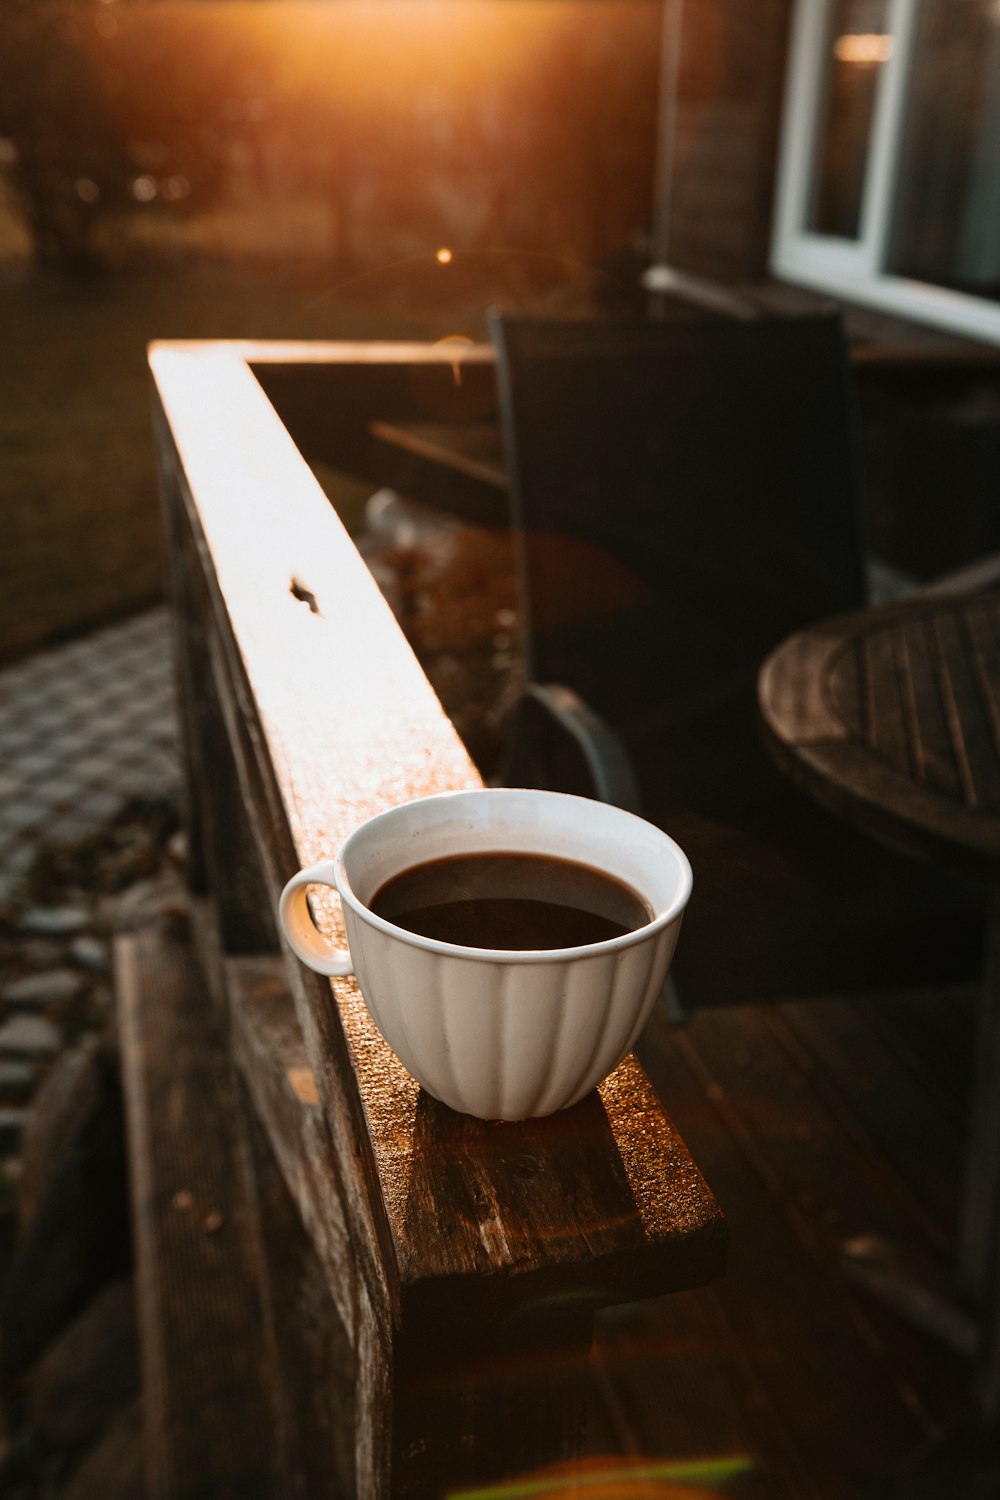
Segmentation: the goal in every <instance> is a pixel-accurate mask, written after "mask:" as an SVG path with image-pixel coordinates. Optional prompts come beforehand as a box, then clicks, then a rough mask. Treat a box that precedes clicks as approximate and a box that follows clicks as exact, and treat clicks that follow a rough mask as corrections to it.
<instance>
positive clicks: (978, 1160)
mask: <svg viewBox="0 0 1000 1500" xmlns="http://www.w3.org/2000/svg"><path fill="white" fill-rule="evenodd" d="M758 697H759V704H760V710H761V715H762V719H763V723H764V727H765V732H766V736H767V739H768V743H769V747H770V750H771V753H772V754H773V756H774V758H775V760H776V762H777V763H778V764H779V765H780V766H781V767H782V769H783V770H785V771H786V772H787V774H788V775H789V776H790V777H792V778H793V779H794V780H795V781H796V782H797V783H798V784H799V785H800V786H801V787H802V788H803V789H804V790H805V791H806V792H808V793H809V794H810V795H812V796H813V797H815V798H816V799H817V800H818V801H820V802H821V803H823V804H824V805H825V806H826V807H827V808H828V809H829V810H831V811H832V812H834V813H837V814H839V815H840V816H842V817H844V818H845V819H847V820H849V821H850V822H852V823H853V824H855V825H856V826H857V827H859V828H861V829H863V830H864V831H866V832H868V833H870V834H872V835H873V836H874V837H877V838H880V839H883V840H884V841H886V842H888V843H891V844H893V845H895V846H896V847H898V848H901V849H903V850H905V851H906V852H907V853H909V854H911V855H913V856H914V857H916V858H919V859H925V860H930V861H932V862H934V863H939V864H945V865H948V866H950V867H953V868H955V869H961V870H965V871H966V872H969V873H972V874H973V875H976V876H978V877H979V878H980V879H982V881H983V882H984V883H985V884H986V886H987V889H988V893H989V901H990V922H989V929H988V939H987V943H986V952H985V956H984V973H983V982H982V995H981V1001H980V1012H979V1035H978V1041H977V1050H976V1073H975V1078H974V1080H973V1089H972V1105H971V1112H970V1120H969V1141H968V1154H967V1160H966V1180H965V1184H964V1189H963V1199H962V1202H963V1209H962V1221H961V1224H960V1226H959V1249H958V1293H959V1298H960V1299H961V1300H960V1302H959V1303H958V1304H957V1305H956V1307H955V1309H954V1318H953V1319H952V1320H951V1322H950V1324H949V1320H948V1319H947V1318H945V1317H943V1315H942V1317H941V1318H939V1319H938V1324H937V1326H938V1328H939V1331H940V1330H941V1329H943V1328H945V1327H947V1326H951V1327H952V1328H954V1329H957V1330H959V1333H958V1335H957V1336H956V1338H955V1342H958V1343H961V1342H963V1341H964V1342H965V1343H966V1345H968V1344H969V1343H973V1344H974V1345H975V1349H974V1352H975V1353H977V1354H978V1355H979V1357H980V1360H981V1370H982V1374H981V1377H980V1380H979V1387H980V1390H981V1393H982V1396H983V1400H984V1404H985V1406H986V1408H987V1410H988V1411H989V1413H990V1414H991V1415H992V1416H994V1417H996V1416H997V1415H998V1414H1000V1296H998V1287H1000V1269H998V1262H1000V592H990V591H982V592H977V593H965V594H946V593H942V592H935V591H933V590H928V591H926V592H923V593H919V594H915V595H911V596H910V597H909V598H907V599H903V600H899V601H893V602H892V603H888V604H882V605H877V606H874V607H872V608H869V609H866V610H861V611H857V612H855V613H852V614H849V615H842V616H838V617H836V618H833V619H829V620H824V621H822V622H820V623H819V624H817V625H814V626H812V627H810V628H809V629H807V630H803V631H801V632H799V633H798V634H796V635H794V636H791V637H790V638H789V639H788V640H786V641H785V642H784V643H783V644H782V645H781V646H779V647H778V648H777V650H775V651H774V652H773V653H772V654H771V656H770V657H769V658H768V659H767V661H766V662H765V663H764V665H763V667H762V668H761V672H760V676H759V680H758ZM929 1128H932V1126H931V1123H930V1122H929ZM896 1293H897V1295H895V1300H896V1302H897V1305H904V1306H905V1305H906V1304H907V1301H908V1299H907V1298H906V1297H905V1296H904V1295H899V1294H898V1288H897V1289H896ZM909 1301H910V1303H911V1304H912V1305H911V1306H910V1308H909V1310H910V1311H912V1312H913V1313H914V1315H918V1314H919V1309H920V1308H921V1307H923V1308H926V1307H927V1306H928V1305H929V1304H928V1300H927V1297H926V1295H925V1294H924V1292H923V1291H920V1292H919V1293H918V1292H917V1291H916V1289H914V1296H913V1297H912V1298H911V1299H909ZM962 1301H964V1302H965V1303H966V1304H968V1305H971V1307H972V1308H974V1309H975V1310H976V1321H975V1324H974V1325H970V1323H969V1321H968V1318H967V1316H966V1315H965V1314H963V1311H962ZM939 1311H940V1309H939ZM963 1318H964V1322H963ZM932 1321H933V1320H932ZM970 1327H974V1329H975V1332H974V1334H973V1335H971V1336H969V1335H968V1334H967V1333H966V1334H965V1335H963V1334H962V1333H961V1330H962V1329H963V1328H965V1329H966V1330H968V1329H969V1328H970Z"/></svg>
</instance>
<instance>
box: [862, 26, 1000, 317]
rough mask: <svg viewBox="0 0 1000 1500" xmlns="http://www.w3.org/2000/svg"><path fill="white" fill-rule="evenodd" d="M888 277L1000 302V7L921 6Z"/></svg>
mask: <svg viewBox="0 0 1000 1500" xmlns="http://www.w3.org/2000/svg"><path fill="white" fill-rule="evenodd" d="M889 244H890V250H889V261H888V265H887V267H886V269H887V270H889V271H891V272H893V273H895V274H898V275H901V276H910V277H914V278H916V279H917V280H919V281H927V282H931V283H932V284H934V285H936V286H944V287H951V288H955V289H957V290H961V291H966V292H970V293H972V294H974V295H975V296H978V297H988V298H991V299H993V300H994V301H1000V4H998V3H997V0H922V3H921V5H920V8H919V12H918V24H917V32H916V37H915V46H914V52H913V64H912V68H911V79H910V86H909V92H908V99H907V106H906V111H905V114H904V121H903V134H902V147H901V152H900V157H899V175H898V178H897V193H896V200H895V206H894V211H893V215H892V225H891V234H890V241H889Z"/></svg>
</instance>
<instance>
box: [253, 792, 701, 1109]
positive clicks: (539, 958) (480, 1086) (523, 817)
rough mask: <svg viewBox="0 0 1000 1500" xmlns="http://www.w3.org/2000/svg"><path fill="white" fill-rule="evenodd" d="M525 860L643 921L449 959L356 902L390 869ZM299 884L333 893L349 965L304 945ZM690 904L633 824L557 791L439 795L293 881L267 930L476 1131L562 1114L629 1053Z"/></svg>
mask: <svg viewBox="0 0 1000 1500" xmlns="http://www.w3.org/2000/svg"><path fill="white" fill-rule="evenodd" d="M505 852H507V853H511V852H514V853H525V854H540V855H547V856H549V857H555V858H557V859H563V860H570V861H575V862H577V863H579V864H584V865H589V866H591V867H592V868H596V869H598V870H601V871H604V872H606V873H607V874H608V875H610V876H612V877H614V878H616V879H617V880H619V881H621V882H623V883H624V884H625V885H627V886H629V887H631V889H632V890H633V891H634V892H635V893H637V894H638V896H639V897H640V898H641V899H642V901H643V902H644V904H645V905H646V907H647V908H648V910H649V912H650V914H651V915H650V919H649V921H647V922H646V923H645V924H644V925H643V926H640V927H638V928H636V929H635V930H634V931H631V932H626V933H625V934H624V935H623V936H621V937H615V938H611V939H609V940H607V941H603V942H597V943H590V944H587V945H585V946H581V947H575V948H558V949H544V950H528V951H522V950H515V949H489V948H474V947H460V946H458V945H457V944H454V943H447V942H443V941H440V940H439V939H436V938H429V937H422V936H419V935H418V934H416V933H413V932H410V931H407V930H406V929H405V928H403V927H397V926H395V925H394V924H393V923H392V922H390V921H387V920H386V919H385V918H384V917H381V916H379V915H377V914H376V913H375V912H373V911H372V910H370V908H369V905H368V903H369V902H371V901H372V900H373V898H374V897H375V895H376V893H377V892H378V891H379V890H380V889H381V888H382V887H383V886H384V885H385V883H386V882H387V881H388V880H390V879H392V878H393V877H394V876H396V875H398V874H400V873H402V872H403V871H404V870H408V869H411V868H413V867H414V866H417V865H421V864H424V863H426V862H429V861H432V860H437V859H445V858H447V857H449V856H453V855H458V854H482V853H505ZM311 884H324V885H330V886H333V887H335V889H336V890H337V892H338V893H339V895H340V899H341V902H342V905H343V912H344V923H345V926H346V929H347V940H348V943H349V944H350V951H349V952H348V951H346V950H344V949H338V948H335V947H334V946H333V945H332V944H331V943H329V942H328V941H327V939H326V938H325V937H323V935H322V934H321V933H320V932H319V931H318V930H317V928H316V925H315V923H314V922H313V919H312V916H311V914H310V912H309V907H308V905H307V900H306V888H307V886H309V885H311ZM690 893H691V867H690V865H689V864H688V861H687V858H686V856H685V855H684V853H683V851H682V850H681V849H680V848H679V847H678V845H677V844H676V843H675V842H674V841H673V839H671V838H669V837H668V836H667V834H665V833H662V832H661V831H660V829H658V828H655V827H654V826H653V825H652V824H651V823H647V822H645V820H644V819H642V818H638V817H636V816H635V814H633V813H628V812H624V811H622V809H621V808H617V807H611V806H609V805H608V804H607V803H604V802H594V801H590V800H589V799H588V798H585V797H571V796H567V795H564V794H562V793H559V792H542V791H525V790H516V789H506V788H503V789H500V788H495V789H494V788H488V789H484V790H482V791H473V792H445V793H442V794H441V795H439V796H432V797H424V798H421V799H419V800H418V801H415V802H407V803H404V804H402V805H401V806H399V807H394V808H391V809H390V810H389V811H388V812H383V813H379V814H378V815H377V816H375V817H373V818H370V819H369V820H368V821H367V822H366V823H363V824H362V825H361V826H360V827H359V828H357V829H356V830H355V831H354V833H352V834H351V835H350V837H349V838H348V839H347V840H346V841H345V843H344V844H343V846H342V848H341V850H340V852H339V854H338V855H337V856H336V858H335V859H332V860H323V861H321V862H320V863H319V864H315V865H312V866H310V867H309V868H307V869H304V870H300V871H299V872H298V874H296V875H294V876H293V877H292V879H291V880H290V881H289V882H288V884H287V885H286V886H285V889H284V890H283V891H282V894H281V901H280V908H279V912H280V919H281V925H282V928H283V930H284V933H285V936H286V937H287V939H288V942H289V944H290V946H291V947H292V949H293V951H294V952H295V953H296V954H297V955H298V957H299V958H300V959H302V961H303V962H304V963H306V964H308V965H309V966H310V968H313V969H316V970H318V972H319V973H321V974H331V975H346V974H352V973H353V974H355V975H356V976H357V980H358V984H359V985H360V987H361V993H362V995H363V996H364V999H365V1003H366V1005H367V1007H368V1010H369V1013H370V1014H371V1017H372V1019H373V1021H374V1022H375V1025H376V1026H377V1027H378V1029H379V1031H381V1033H382V1035H383V1036H384V1037H385V1039H386V1041H387V1042H388V1043H389V1045H390V1046H391V1047H392V1049H393V1051H394V1052H395V1053H396V1055H397V1057H398V1058H399V1059H400V1061H401V1062H402V1063H403V1065H404V1066H405V1067H406V1068H407V1069H408V1070H409V1072H410V1073H412V1075H413V1076H414V1078H416V1079H417V1081H418V1082H419V1083H421V1084H422V1085H423V1087H424V1088H425V1089H427V1091H428V1093H431V1094H433V1095H434V1096H435V1098H437V1099H441V1100H443V1101H444V1103H445V1104H449V1105H451V1107H452V1108H453V1109H457V1110H461V1111H463V1112H464V1113H466V1114H470V1115H478V1116H479V1117H480V1118H482V1119H503V1120H520V1119H525V1118H527V1117H529V1116H534V1115H548V1114H552V1113H554V1112H555V1111H556V1110H559V1109H565V1108H567V1107H568V1106H569V1105H571V1104H575V1103H576V1101H577V1100H578V1099H581V1098H582V1097H583V1095H584V1094H586V1093H588V1092H589V1090H590V1089H592V1088H594V1087H595V1086H596V1085H597V1084H598V1083H600V1082H601V1080H602V1079H603V1078H605V1077H606V1076H607V1075H608V1073H610V1072H611V1071H612V1069H613V1068H615V1067H616V1066H617V1065H618V1063H619V1062H620V1061H621V1059H622V1058H623V1057H624V1056H625V1055H626V1053H627V1052H628V1051H629V1050H630V1049H631V1047H632V1045H633V1043H634V1042H635V1040H636V1038H637V1036H638V1035H639V1033H640V1031H641V1030H642V1027H643V1026H644V1025H645V1023H646V1020H647V1018H648V1016H649V1012H650V1010H651V1008H652V1006H653V1003H654V1001H655V999H656V997H657V995H658V994H659V992H660V990H661V988H662V986H663V982H664V979H665V978H666V974H667V970H668V968H669V967H670V961H671V959H672V957H673V953H674V948H675V946H676V943H677V935H678V932H679V930H680V925H681V917H682V915H683V912H684V908H685V906H686V904H687V901H688V897H689V895H690Z"/></svg>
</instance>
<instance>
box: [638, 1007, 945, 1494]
mask: <svg viewBox="0 0 1000 1500" xmlns="http://www.w3.org/2000/svg"><path fill="white" fill-rule="evenodd" d="M714 1019H715V1017H714V1013H705V1014H704V1015H702V1016H696V1017H695V1018H694V1020H693V1021H692V1022H691V1024H690V1026H689V1027H687V1028H685V1029H684V1030H683V1031H681V1032H675V1033H673V1034H671V1035H670V1036H667V1035H661V1034H660V1032H661V1028H660V1027H659V1023H657V1024H655V1025H654V1026H653V1027H651V1028H650V1029H649V1030H648V1031H647V1033H646V1035H645V1037H644V1038H643V1041H642V1043H641V1047H640V1051H641V1054H642V1057H643V1061H644V1062H645V1064H646V1066H647V1067H648V1068H649V1070H650V1074H651V1076H652V1078H653V1079H654V1081H655V1083H656V1084H657V1086H658V1088H660V1089H661V1090H662V1091H663V1093H664V1095H665V1097H667V1098H669V1099H670V1100H671V1104H672V1107H673V1108H674V1110H675V1111H676V1113H677V1115H678V1117H679V1118H680V1119H681V1120H682V1121H683V1124H684V1129H685V1132H686V1134H687V1136H688V1138H689V1139H690V1140H691V1141H692V1143H694V1145H695V1149H696V1150H697V1151H698V1153H699V1155H700V1158H701V1159H702V1160H703V1161H704V1162H705V1163H706V1165H707V1166H708V1168H709V1170H710V1171H711V1173H712V1174H713V1180H714V1181H715V1182H716V1183H717V1185H718V1191H719V1195H720V1201H721V1202H722V1203H723V1204H724V1207H725V1210H726V1214H727V1218H728V1221H729V1223H730V1224H731V1226H733V1229H734V1234H733V1252H732V1258H731V1263H730V1268H729V1273H728V1275H727V1277H726V1279H725V1281H724V1282H721V1283H719V1285H718V1289H717V1296H718V1300H719V1303H720V1306H721V1307H722V1308H723V1309H724V1312H725V1317H726V1321H727V1323H728V1325H729V1328H730V1330H731V1336H732V1337H733V1338H734V1339H736V1340H737V1341H738V1343H739V1345H740V1347H741V1349H742V1350H743V1351H744V1353H745V1355H746V1357H747V1358H748V1360H749V1361H750V1362H751V1363H752V1365H753V1367H754V1369H755V1371H756V1375H757V1379H758V1380H759V1382H760V1385H761V1387H762V1389H763V1391H764V1392H765V1393H766V1399H767V1401H768V1403H769V1405H770V1407H771V1408H772V1412H773V1421H774V1424H775V1428H776V1430H779V1431H780V1430H782V1429H783V1430H784V1433H785V1434H786V1436H787V1439H788V1447H787V1448H784V1449H783V1451H781V1453H780V1456H779V1457H778V1458H777V1459H776V1460H775V1461H776V1462H777V1463H780V1464H782V1465H783V1466H784V1467H785V1468H786V1469H789V1470H790V1471H791V1473H792V1474H793V1476H794V1479H795V1481H796V1483H797V1484H798V1486H799V1488H800V1489H801V1491H802V1493H804V1494H807V1495H810V1496H813V1497H816V1500H835V1497H836V1500H844V1496H845V1495H848V1494H857V1493H859V1492H861V1491H862V1490H863V1489H864V1487H865V1486H866V1485H872V1484H873V1483H875V1482H876V1481H877V1480H879V1479H880V1478H882V1477H884V1475H885V1473H886V1472H887V1471H888V1470H889V1469H890V1468H891V1466H892V1465H893V1464H894V1463H895V1462H898V1461H899V1460H900V1458H901V1456H903V1455H908V1454H910V1453H912V1452H913V1450H914V1448H915V1447H916V1446H917V1445H918V1444H920V1443H922V1442H924V1441H926V1439H927V1436H928V1432H929V1430H930V1424H929V1422H928V1418H927V1414H926V1413H924V1412H922V1411H920V1410H919V1409H918V1410H914V1409H912V1408H911V1406H910V1405H909V1404H908V1403H907V1402H906V1401H905V1400H904V1398H903V1396H902V1393H901V1392H900V1390H899V1388H898V1385H897V1383H896V1381H895V1379H894V1378H893V1376H892V1373H891V1372H889V1371H887V1370H886V1369H885V1368H884V1366H883V1365H882V1361H881V1357H880V1351H879V1349H878V1341H877V1339H876V1337H875V1336H874V1333H873V1331H872V1329H871V1325H870V1324H869V1322H868V1320H867V1319H866V1317H865V1314H864V1311H863V1309H862V1307H861V1306H860V1305H859V1303H858V1301H857V1299H856V1298H855V1297H854V1296H853V1295H851V1293H850V1292H849V1290H848V1288H847V1286H846V1283H845V1282H844V1280H843V1279H842V1277H841V1276H840V1274H839V1271H838V1268H837V1266H836V1265H835V1264H834V1263H832V1262H831V1261H830V1260H829V1259H827V1258H826V1257H825V1255H824V1254H823V1253H822V1249H821V1247H820V1245H819V1243H818V1241H817V1239H816V1237H815V1236H814V1235H813V1234H812V1233H811V1232H810V1231H809V1228H808V1225H807V1224H806V1222H805V1221H803V1220H802V1219H801V1218H800V1217H798V1216H797V1215H796V1214H795V1212H794V1206H793V1205H791V1204H790V1203H789V1201H788V1200H787V1199H786V1197H785V1194H784V1191H783V1185H782V1182H781V1179H780V1177H779V1176H778V1174H777V1173H776V1172H775V1171H774V1170H773V1169H772V1168H771V1167H770V1165H769V1164H768V1163H767V1162H766V1159H762V1158H761V1156H760V1153H759V1152H757V1151H756V1149H755V1143H754V1141H753V1137H752V1134H751V1131H750V1130H749V1129H748V1128H747V1127H746V1126H744V1125H743V1124H742V1121H741V1119H740V1113H739V1110H740V1102H739V1100H738V1098H731V1097H730V1095H729V1094H728V1093H727V1091H726V1090H725V1089H724V1087H723V1086H722V1085H721V1084H720V1083H719V1082H718V1081H717V1080H716V1079H715V1077H714V1075H713V1072H712V1069H711V1067H710V1066H708V1065H707V1064H706V1063H705V1061H704V1060H703V1058H702V1057H701V1054H700V1047H699V1045H698V1036H697V1032H698V1030H700V1029H701V1028H702V1027H703V1026H705V1027H710V1026H711V1025H712V1024H713V1022H714ZM790 1209H791V1210H792V1213H791V1217H790V1216H789V1210H790ZM713 1290H714V1289H713ZM790 1370H791V1371H793V1372H794V1373H793V1376H792V1377H791V1378H790ZM768 1425H770V1424H768ZM766 1431H767V1427H766V1426H765V1427H763V1428H762V1435H763V1434H764V1433H766ZM833 1447H835V1448H836V1458H835V1461H834V1459H833V1457H832V1453H831V1449H832V1448H833Z"/></svg>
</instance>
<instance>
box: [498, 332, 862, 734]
mask: <svg viewBox="0 0 1000 1500" xmlns="http://www.w3.org/2000/svg"><path fill="white" fill-rule="evenodd" d="M490 331H491V335H492V338H493V341H494V344H495V347H496V353H497V370H498V381H499V390H500V407H501V415H502V419H503V425H504V436H505V444H506V450H507V462H508V470H509V475H510V484H511V503H512V516H513V522H514V529H515V537H516V545H517V552H518V558H519V563H520V570H521V583H522V604H523V607H524V615H525V624H526V642H525V645H526V653H527V658H528V673H529V678H530V679H532V680H534V681H539V682H559V683H564V684H566V685H567V686H569V687H571V688H574V689H575V690H576V691H577V692H579V693H580V694H581V695H582V696H583V697H584V698H586V700H587V701H588V703H590V704H591V706H592V707H594V708H595V709H596V710H597V711H598V712H599V713H601V714H602V715H603V716H604V717H605V718H607V719H608V720H609V722H611V723H612V724H613V725H615V726H616V727H619V728H624V729H626V730H627V728H628V726H629V724H630V723H633V722H637V721H642V720H647V719H648V718H649V717H650V716H651V715H652V716H654V717H655V716H656V715H657V714H658V713H661V712H662V710H663V709H664V708H666V709H668V710H671V709H673V710H676V711H677V712H680V713H683V712H685V711H686V708H687V707H690V708H691V709H692V711H694V712H697V706H698V703H699V701H701V700H702V699H704V700H705V701H710V700H712V699H713V698H714V697H717V696H718V695H720V694H722V695H724V694H726V693H727V692H729V691H730V690H734V691H737V692H743V693H744V694H746V693H747V692H751V693H752V690H753V684H754V682H755V680H756V673H757V670H758V667H759V665H760V663H761V662H762V660H763V659H764V657H765V656H766V655H767V653H768V652H769V651H770V650H771V649H772V647H774V646H775V645H777V644H778V642H779V641H780V640H782V639H783V638H784V637H785V636H786V635H787V634H789V633H790V632H791V631H793V630H795V629H796V628H798V627H800V626H802V625H803V624H805V623H807V622H809V621H811V620H814V619H817V618H819V617H821V616H824V615H828V614H832V613H835V612H837V611H840V610H846V609H850V608H854V607H856V606H857V605H860V604H862V603H863V602H864V600H865V592H866V591H865V581H864V576H865V575H864V550H863V542H862V535H861V524H860V466H859V442H858V434H857V423H856V417H855V411H854V392H853V382H852V377H851V372H850V366H849V361H848V357H847V352H846V347H845V341H844V336H843V331H842V328H841V324H840V320H839V318H838V317H837V315H836V314H823V315H822V316H816V317H803V318H794V319H780V320H779V319H763V320H761V321H756V322H742V321H741V322H737V321H721V320H713V321H709V320H700V321H696V322H695V321H692V322H684V321H670V322H660V323H652V322H649V323H641V324H640V323H635V324H632V323H620V322H570V321H560V322H555V321H551V320H537V319H527V318H521V317H512V316H509V315H506V314H503V313H499V312H497V313H494V314H492V315H491V319H490Z"/></svg>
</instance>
